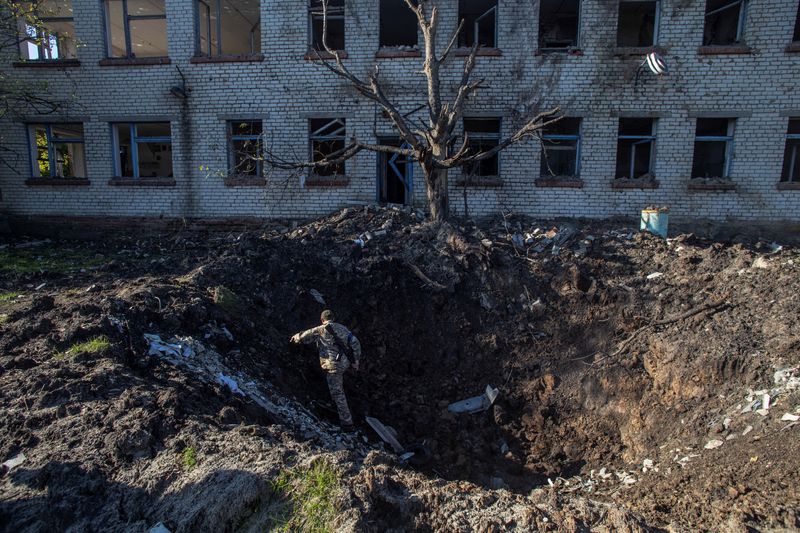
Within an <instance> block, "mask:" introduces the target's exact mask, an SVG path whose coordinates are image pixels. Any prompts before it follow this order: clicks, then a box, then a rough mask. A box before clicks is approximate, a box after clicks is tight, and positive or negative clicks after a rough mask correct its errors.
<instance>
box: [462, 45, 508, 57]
mask: <svg viewBox="0 0 800 533" xmlns="http://www.w3.org/2000/svg"><path fill="white" fill-rule="evenodd" d="M471 52H472V48H456V50H455V54H456V57H468V56H469V54H470V53H471ZM502 55H503V51H502V50H500V49H499V48H488V47H487V48H478V56H479V57H500V56H502Z"/></svg>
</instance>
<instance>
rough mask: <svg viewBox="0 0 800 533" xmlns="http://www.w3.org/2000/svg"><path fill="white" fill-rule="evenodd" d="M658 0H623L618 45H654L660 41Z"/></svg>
mask: <svg viewBox="0 0 800 533" xmlns="http://www.w3.org/2000/svg"><path fill="white" fill-rule="evenodd" d="M660 4H661V2H659V1H658V0H621V1H620V3H619V18H618V21H617V46H653V45H654V44H656V43H657V42H658V19H659V15H660V7H661V6H660Z"/></svg>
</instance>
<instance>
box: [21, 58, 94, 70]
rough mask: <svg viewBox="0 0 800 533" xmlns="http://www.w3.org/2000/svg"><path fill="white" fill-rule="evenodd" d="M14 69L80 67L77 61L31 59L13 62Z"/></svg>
mask: <svg viewBox="0 0 800 533" xmlns="http://www.w3.org/2000/svg"><path fill="white" fill-rule="evenodd" d="M11 65H12V66H14V67H16V68H76V67H80V66H81V62H80V61H78V60H77V59H31V60H28V61H14V62H13V63H12V64H11Z"/></svg>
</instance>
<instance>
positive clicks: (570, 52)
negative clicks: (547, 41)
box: [533, 47, 583, 57]
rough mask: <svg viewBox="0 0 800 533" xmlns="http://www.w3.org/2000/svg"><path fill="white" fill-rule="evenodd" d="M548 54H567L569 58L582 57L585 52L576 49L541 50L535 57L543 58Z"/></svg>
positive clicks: (535, 53) (537, 51)
mask: <svg viewBox="0 0 800 533" xmlns="http://www.w3.org/2000/svg"><path fill="white" fill-rule="evenodd" d="M548 54H567V55H568V56H576V57H577V56H582V55H583V50H581V49H580V48H575V47H565V48H539V49H537V50H536V52H534V54H533V55H537V56H543V55H548Z"/></svg>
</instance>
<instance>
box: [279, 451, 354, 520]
mask: <svg viewBox="0 0 800 533" xmlns="http://www.w3.org/2000/svg"><path fill="white" fill-rule="evenodd" d="M272 490H273V492H274V493H275V495H276V496H278V497H279V498H281V499H282V500H283V502H284V505H283V506H282V508H281V509H280V510H279V512H277V513H276V514H274V515H273V516H271V517H270V522H271V523H270V527H269V530H270V531H281V532H288V531H307V532H310V533H328V532H332V531H333V524H334V521H335V519H336V514H337V513H336V508H335V507H334V505H333V501H334V499H335V498H336V496H337V494H338V493H339V491H340V490H341V479H340V477H339V473H338V472H337V471H336V470H335V469H334V468H333V467H332V466H331V465H330V464H329V463H328V462H327V461H324V460H323V461H316V462H315V463H314V464H312V465H311V466H310V467H308V468H294V469H291V470H284V471H283V472H281V473H280V475H279V476H278V478H277V479H276V480H275V481H274V482H273V483H272Z"/></svg>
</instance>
